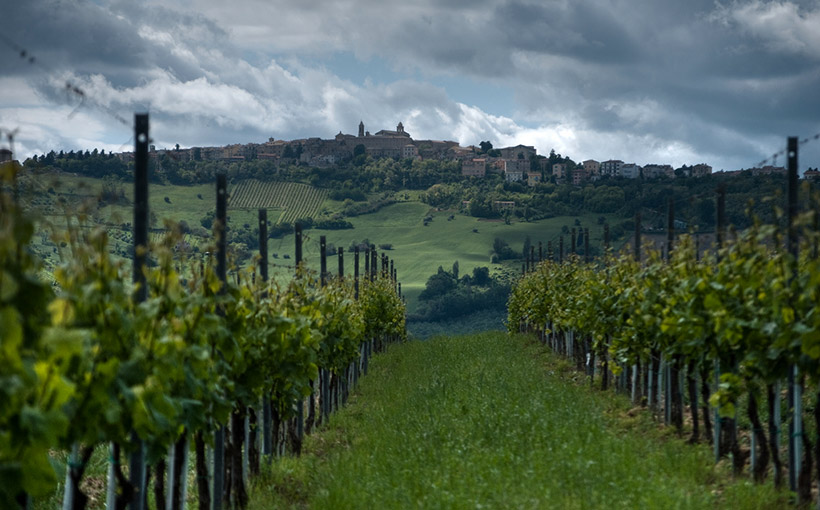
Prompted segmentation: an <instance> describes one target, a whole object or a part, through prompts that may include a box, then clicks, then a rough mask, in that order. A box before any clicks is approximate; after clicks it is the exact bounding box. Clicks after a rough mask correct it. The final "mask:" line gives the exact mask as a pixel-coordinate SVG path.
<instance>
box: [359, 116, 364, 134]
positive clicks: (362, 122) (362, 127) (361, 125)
mask: <svg viewBox="0 0 820 510" xmlns="http://www.w3.org/2000/svg"><path fill="white" fill-rule="evenodd" d="M362 136H364V121H361V120H360V121H359V137H360V138H361V137H362Z"/></svg>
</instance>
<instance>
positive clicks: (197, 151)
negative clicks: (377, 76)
mask: <svg viewBox="0 0 820 510" xmlns="http://www.w3.org/2000/svg"><path fill="white" fill-rule="evenodd" d="M151 149H152V151H153V152H155V153H157V155H159V154H162V153H166V152H168V153H173V156H174V158H176V159H179V160H183V161H185V160H189V159H193V160H197V161H199V160H203V161H209V160H210V161H229V162H230V161H236V162H239V161H248V160H253V159H265V160H271V161H274V162H276V163H279V162H284V163H293V162H299V163H305V164H307V165H310V166H316V167H331V166H333V165H335V164H336V163H339V162H341V161H344V160H347V159H350V158H352V157H353V156H354V155H356V154H358V152H357V151H361V152H363V153H364V154H367V155H370V156H372V157H373V158H414V159H415V158H421V159H444V160H446V159H463V158H465V157H469V156H470V155H475V154H476V150H475V147H461V146H459V144H458V142H453V141H448V140H414V139H413V138H412V137H411V136H410V133H408V132H407V131H405V130H404V126H403V125H402V123H401V122H399V123H398V125H397V126H396V129H395V130H389V129H383V130H381V131H378V132H376V133H374V134H371V133H370V131H366V130H365V127H364V123H363V122H360V123H359V132H358V134H356V135H351V134H345V133H342V132H341V131H339V134H337V135H336V136H335V137H333V138H332V139H329V140H326V139H322V138H302V139H297V140H276V139H274V138H270V139H269V140H268V141H267V142H264V143H248V144H235V145H227V146H225V147H192V148H190V149H180V148H179V147H177V148H176V149H170V150H156V148H154V147H152V148H151Z"/></svg>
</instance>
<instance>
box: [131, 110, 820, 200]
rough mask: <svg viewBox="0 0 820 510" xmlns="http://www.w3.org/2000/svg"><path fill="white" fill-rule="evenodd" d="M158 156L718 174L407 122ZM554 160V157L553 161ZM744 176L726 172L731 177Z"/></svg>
mask: <svg viewBox="0 0 820 510" xmlns="http://www.w3.org/2000/svg"><path fill="white" fill-rule="evenodd" d="M151 150H152V152H153V153H154V154H155V155H157V156H158V155H162V154H169V155H172V156H173V158H174V159H176V160H182V161H187V160H194V161H224V162H242V161H250V160H269V161H272V162H274V163H276V164H277V165H281V164H294V163H299V164H304V165H307V166H311V167H318V168H329V167H333V166H335V165H337V164H339V163H342V162H344V161H348V160H350V159H352V158H354V157H356V156H357V155H360V154H366V155H368V156H371V157H372V158H374V159H379V158H393V159H419V160H439V161H443V160H444V161H446V160H450V161H459V162H460V164H461V174H462V175H463V176H465V177H477V178H481V177H484V176H486V175H487V174H488V173H490V172H496V173H500V174H502V175H503V176H504V179H505V180H506V181H507V182H521V183H526V184H527V185H529V186H536V185H538V184H539V183H541V182H546V181H552V182H556V183H572V184H573V185H576V186H578V185H582V184H583V183H585V182H589V181H596V180H598V179H601V178H604V177H623V178H627V179H638V178H643V179H658V178H668V179H673V178H675V177H704V176H706V175H710V174H711V173H712V167H711V166H710V165H708V164H706V163H697V164H694V165H691V166H688V165H683V166H682V167H679V168H674V167H673V166H672V165H669V164H664V163H660V164H658V163H649V164H645V165H643V166H641V165H638V164H636V163H627V162H624V161H622V160H620V159H608V160H606V161H597V160H594V159H587V160H584V161H582V162H580V163H575V162H574V161H572V160H570V159H569V158H561V159H560V161H557V160H556V158H554V157H547V156H544V155H541V154H538V153H537V150H536V148H535V147H533V146H529V145H520V144H519V145H516V146H513V147H504V148H500V149H493V147H492V144H491V143H490V142H481V144H480V145H479V146H478V147H476V146H474V145H470V146H467V147H462V146H460V145H459V143H458V142H454V141H450V140H415V139H413V137H412V136H411V135H410V133H409V132H407V131H405V129H404V126H403V125H402V123H401V122H399V123H398V125H397V126H396V129H395V130H388V129H382V130H380V131H377V132H376V133H370V131H367V130H366V129H365V125H364V122H360V123H359V127H358V133H357V134H356V135H351V134H345V133H342V132H341V131H339V133H338V134H337V135H336V136H335V137H333V138H332V139H322V138H302V139H296V140H276V139H274V138H270V139H269V140H268V141H267V142H264V143H247V144H233V145H227V146H224V147H192V148H187V149H183V148H179V146H177V147H176V148H174V149H156V148H155V147H154V146H151ZM119 156H120V157H121V158H123V159H126V160H127V159H130V158H132V157H133V154H132V153H121V154H119ZM551 156H553V155H551ZM748 170H750V171H751V173H752V174H753V175H770V174H785V172H786V169H785V168H784V167H779V166H773V165H768V166H762V167H758V168H752V169H748ZM740 172H741V170H735V171H731V172H723V173H724V174H727V175H731V174H737V173H740ZM818 175H820V172H818V171H817V170H811V169H810V170H809V171H807V172H806V174H805V175H804V177H805V178H806V179H815V178H817V177H818Z"/></svg>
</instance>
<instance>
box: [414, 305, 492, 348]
mask: <svg viewBox="0 0 820 510" xmlns="http://www.w3.org/2000/svg"><path fill="white" fill-rule="evenodd" d="M506 320H507V310H506V309H502V310H494V309H488V310H480V311H477V312H473V313H471V314H469V315H465V316H463V317H457V318H455V319H450V320H447V321H435V322H426V321H408V322H407V333H408V334H409V336H410V337H411V338H414V339H420V340H424V339H427V338H430V337H433V336H438V335H466V334H469V333H478V332H483V331H506V329H507V327H506V326H505V324H504V323H505V321H506Z"/></svg>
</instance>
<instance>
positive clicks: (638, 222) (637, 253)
mask: <svg viewBox="0 0 820 510" xmlns="http://www.w3.org/2000/svg"><path fill="white" fill-rule="evenodd" d="M633 248H634V251H633V255H634V257H635V261H636V262H637V263H638V264H640V263H641V213H640V212H637V213H635V245H634V247H633ZM638 378H639V377H638V364H637V363H636V364H634V365H632V404H633V405H634V404H636V403H637V401H638Z"/></svg>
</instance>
